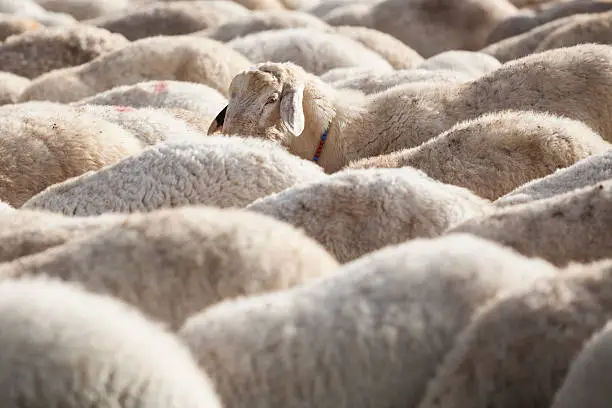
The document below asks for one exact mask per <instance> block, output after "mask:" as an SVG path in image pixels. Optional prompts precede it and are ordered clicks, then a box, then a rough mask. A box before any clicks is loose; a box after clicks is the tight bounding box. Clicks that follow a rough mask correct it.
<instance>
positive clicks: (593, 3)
mask: <svg viewBox="0 0 612 408" xmlns="http://www.w3.org/2000/svg"><path fill="white" fill-rule="evenodd" d="M549 4H550V6H548V7H543V8H540V9H538V10H535V11H532V10H529V11H521V12H520V13H517V14H515V15H511V16H510V17H508V18H507V19H505V20H503V21H501V22H500V23H499V24H498V26H497V27H495V28H494V29H493V30H492V31H491V33H490V34H489V37H488V39H487V44H493V43H496V42H499V41H501V40H504V39H506V38H509V37H512V36H516V35H519V34H523V33H526V32H527V31H529V30H532V29H534V28H536V27H538V26H540V25H543V24H546V23H550V22H551V21H555V20H558V19H562V18H565V17H570V16H574V15H579V14H594V13H602V12H606V11H608V10H611V9H612V3H610V2H609V0H603V1H598V0H572V1H566V2H562V3H557V2H550V3H549Z"/></svg>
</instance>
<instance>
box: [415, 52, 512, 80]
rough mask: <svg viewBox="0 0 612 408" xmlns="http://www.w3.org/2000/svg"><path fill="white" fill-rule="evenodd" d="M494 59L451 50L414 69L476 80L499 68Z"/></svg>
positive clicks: (483, 54) (499, 64)
mask: <svg viewBox="0 0 612 408" xmlns="http://www.w3.org/2000/svg"><path fill="white" fill-rule="evenodd" d="M501 65H502V64H501V62H499V61H498V60H497V59H496V58H495V57H493V56H491V55H489V54H485V53H482V52H473V51H463V50H453V51H444V52H441V53H440V54H437V55H434V56H432V57H429V58H427V59H426V60H424V61H422V62H421V63H420V64H418V65H417V66H416V67H415V68H417V69H426V70H431V71H438V70H448V71H453V72H460V73H462V74H465V75H466V76H467V77H469V78H470V79H476V78H478V77H480V76H482V75H485V74H488V73H489V72H493V71H495V70H496V69H497V68H499V67H501Z"/></svg>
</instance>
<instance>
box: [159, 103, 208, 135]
mask: <svg viewBox="0 0 612 408" xmlns="http://www.w3.org/2000/svg"><path fill="white" fill-rule="evenodd" d="M164 111H166V112H167V113H169V114H170V115H172V116H174V117H175V118H177V119H179V120H181V121H183V122H185V123H187V124H188V125H189V127H191V128H192V129H194V130H195V131H197V132H199V133H200V134H201V135H206V134H207V132H208V129H209V127H210V124H211V123H212V121H213V120H214V116H212V115H206V114H202V113H200V112H197V111H192V110H188V109H182V108H164Z"/></svg>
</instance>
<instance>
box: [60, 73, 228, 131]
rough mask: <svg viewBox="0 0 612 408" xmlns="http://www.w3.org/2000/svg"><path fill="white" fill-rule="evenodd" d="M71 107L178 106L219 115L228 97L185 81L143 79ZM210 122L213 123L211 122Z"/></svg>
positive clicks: (73, 104) (78, 102)
mask: <svg viewBox="0 0 612 408" xmlns="http://www.w3.org/2000/svg"><path fill="white" fill-rule="evenodd" d="M71 105H72V106H82V105H119V106H129V107H132V108H146V107H151V108H163V109H170V108H179V109H186V110H190V111H194V112H197V113H199V114H202V115H205V116H212V117H213V118H214V117H215V116H217V113H218V112H219V111H220V110H221V109H222V108H223V107H224V106H225V105H227V99H225V96H223V95H222V94H221V93H220V92H219V91H218V90H216V89H213V88H211V87H210V86H207V85H203V84H197V83H193V82H185V81H172V80H165V81H164V80H162V81H142V82H138V83H136V84H133V85H122V86H116V87H113V88H111V89H109V90H107V91H104V92H100V93H98V94H95V95H92V96H89V97H86V98H83V99H80V100H77V101H75V102H72V103H71ZM209 124H210V122H209Z"/></svg>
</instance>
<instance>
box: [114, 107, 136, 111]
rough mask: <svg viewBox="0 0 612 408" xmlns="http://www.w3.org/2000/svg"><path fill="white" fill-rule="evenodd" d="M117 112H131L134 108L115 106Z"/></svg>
mask: <svg viewBox="0 0 612 408" xmlns="http://www.w3.org/2000/svg"><path fill="white" fill-rule="evenodd" d="M115 110H116V111H117V112H131V111H133V110H134V108H132V107H131V106H117V107H116V108H115Z"/></svg>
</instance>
